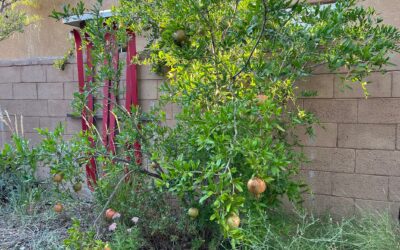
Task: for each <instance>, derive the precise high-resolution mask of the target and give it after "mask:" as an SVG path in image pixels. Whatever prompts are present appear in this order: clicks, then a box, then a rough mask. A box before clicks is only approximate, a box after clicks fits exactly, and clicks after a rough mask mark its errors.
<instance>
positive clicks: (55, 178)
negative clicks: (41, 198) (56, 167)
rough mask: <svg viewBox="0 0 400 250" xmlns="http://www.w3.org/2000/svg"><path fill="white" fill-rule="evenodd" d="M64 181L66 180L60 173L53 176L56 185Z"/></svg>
mask: <svg viewBox="0 0 400 250" xmlns="http://www.w3.org/2000/svg"><path fill="white" fill-rule="evenodd" d="M63 179H64V175H63V174H60V173H59V174H55V175H54V176H53V181H54V182H56V183H60V182H62V180H63Z"/></svg>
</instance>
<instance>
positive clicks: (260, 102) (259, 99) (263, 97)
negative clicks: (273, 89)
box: [257, 95, 268, 105]
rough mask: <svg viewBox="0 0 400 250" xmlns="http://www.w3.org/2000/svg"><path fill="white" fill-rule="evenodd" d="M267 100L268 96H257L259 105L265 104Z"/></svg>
mask: <svg viewBox="0 0 400 250" xmlns="http://www.w3.org/2000/svg"><path fill="white" fill-rule="evenodd" d="M267 99H268V96H266V95H257V103H258V105H262V104H264V103H265V101H266V100H267Z"/></svg>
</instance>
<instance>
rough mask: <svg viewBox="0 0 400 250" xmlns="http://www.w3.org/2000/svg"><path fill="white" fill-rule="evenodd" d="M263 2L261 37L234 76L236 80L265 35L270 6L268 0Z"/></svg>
mask: <svg viewBox="0 0 400 250" xmlns="http://www.w3.org/2000/svg"><path fill="white" fill-rule="evenodd" d="M262 2H263V6H264V20H263V25H262V28H261V32H260V35H259V37H258V39H257V41H256V44H254V47H253V49H252V50H251V52H250V55H249V57H248V58H247V60H246V63H245V64H244V66H243V67H242V68H241V69H240V70H239V72H237V73H236V74H235V75H234V76H233V77H232V79H233V80H236V78H237V77H238V76H239V75H240V74H241V73H242V72H243V71H244V70H245V69H246V68H247V66H248V65H249V63H250V60H251V58H252V57H253V54H254V51H255V50H256V48H257V47H258V45H259V44H260V42H261V38H262V37H263V36H264V33H265V28H266V26H267V12H268V7H267V2H266V0H263V1H262Z"/></svg>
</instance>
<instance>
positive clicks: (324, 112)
mask: <svg viewBox="0 0 400 250" xmlns="http://www.w3.org/2000/svg"><path fill="white" fill-rule="evenodd" d="M395 59H396V58H395ZM53 60H54V59H52V58H47V59H31V60H18V61H1V62H0V76H1V77H0V108H1V109H2V110H7V111H9V112H10V114H18V115H23V121H24V130H25V136H26V137H27V138H29V139H31V141H32V143H33V144H35V143H37V142H39V141H40V137H39V136H38V135H37V133H36V132H35V131H34V128H39V127H40V128H45V127H47V128H50V129H54V127H55V126H56V125H57V124H58V123H59V122H62V123H64V124H65V128H66V135H65V136H66V137H70V136H72V135H73V134H74V133H75V132H77V131H79V130H80V121H79V119H74V118H70V117H68V116H67V114H68V113H71V108H70V103H71V100H72V98H73V93H74V92H75V91H77V90H78V83H77V75H76V64H74V63H69V64H68V65H67V67H66V69H65V71H59V70H57V69H55V68H54V67H53V66H52V63H53ZM121 60H124V55H121ZM397 61H400V60H397ZM395 62H396V60H395ZM397 63H398V62H397ZM398 65H400V63H398ZM340 76H341V74H332V73H326V72H323V71H320V72H319V73H317V75H315V76H313V77H311V78H309V79H305V80H304V81H302V82H300V83H298V87H299V90H298V91H299V93H300V92H301V90H313V91H317V93H318V95H317V96H315V97H309V98H300V100H299V103H300V105H302V106H303V107H304V108H305V109H307V110H309V111H312V112H314V113H315V114H316V115H317V116H318V117H319V119H320V121H321V126H315V132H316V136H315V137H313V138H310V137H308V136H307V135H306V134H305V131H304V129H302V128H299V130H298V135H299V138H300V140H301V142H302V143H303V144H304V145H305V147H304V148H303V151H304V153H305V154H306V155H307V156H308V157H309V159H310V161H311V162H310V163H309V164H305V165H304V166H303V167H302V171H301V178H303V179H305V180H306V181H307V182H308V183H309V184H310V187H311V189H312V191H313V192H314V195H306V196H305V198H306V202H305V205H306V207H308V208H310V209H311V210H313V211H314V212H315V213H316V214H324V213H326V212H328V213H331V214H332V215H334V216H336V217H339V216H351V215H354V214H357V213H358V212H359V211H360V210H365V209H367V210H374V211H375V210H377V211H385V210H388V211H389V212H390V213H391V214H392V215H393V217H397V216H398V212H399V207H400V68H399V69H397V68H396V67H393V68H390V69H389V71H388V73H387V74H385V75H382V74H380V73H373V74H372V75H371V77H370V78H369V80H370V81H371V84H370V85H368V90H369V93H370V96H369V98H368V99H366V98H365V96H364V93H363V91H362V90H361V88H360V87H359V85H357V84H353V83H351V84H350V86H352V87H353V89H352V90H349V89H344V88H343V85H342V82H341V80H340ZM122 78H123V79H122V84H123V83H124V79H125V77H124V76H123V77H122ZM138 79H139V97H140V105H141V106H142V108H143V109H144V110H145V111H146V110H148V109H149V108H150V107H151V106H152V105H154V104H155V103H156V102H157V99H158V98H159V95H160V93H158V87H159V86H160V85H161V83H162V78H161V77H160V76H158V75H156V74H153V73H151V72H150V69H149V67H139V69H138ZM122 102H123V100H122ZM178 112H179V109H178V108H177V107H176V106H173V105H169V106H167V107H166V114H167V124H168V125H171V126H173V125H174V115H175V114H176V113H178ZM9 136H10V133H9V131H8V130H7V128H6V127H5V126H4V125H1V124H0V146H1V145H2V144H4V143H5V142H6V141H8V140H9Z"/></svg>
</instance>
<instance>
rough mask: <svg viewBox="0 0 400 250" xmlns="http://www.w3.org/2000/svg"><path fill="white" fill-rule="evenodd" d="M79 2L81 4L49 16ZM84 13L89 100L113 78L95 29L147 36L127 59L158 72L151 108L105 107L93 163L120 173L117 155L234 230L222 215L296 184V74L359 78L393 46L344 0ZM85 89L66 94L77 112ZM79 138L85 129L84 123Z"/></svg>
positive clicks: (374, 20)
mask: <svg viewBox="0 0 400 250" xmlns="http://www.w3.org/2000/svg"><path fill="white" fill-rule="evenodd" d="M99 3H100V4H101V1H99ZM84 11H86V9H85V7H84V6H83V5H82V4H81V5H79V6H78V7H77V8H67V9H65V11H64V13H57V12H54V13H53V16H54V17H55V18H61V17H65V16H68V15H70V14H78V15H80V14H82V13H83V12H84ZM91 11H92V12H93V13H94V16H95V19H94V20H92V21H90V22H88V24H87V26H86V27H85V28H84V29H83V30H82V33H86V34H87V35H88V39H89V41H90V42H92V43H93V44H94V50H93V53H92V56H93V60H94V64H95V65H96V67H95V68H93V69H88V72H89V73H90V72H92V71H94V70H95V71H96V77H95V78H94V80H93V82H91V84H90V85H91V86H90V93H94V94H96V95H97V97H99V98H101V97H102V96H101V93H100V91H98V90H101V88H102V86H103V85H102V84H103V82H104V80H106V79H107V80H112V81H114V82H115V83H117V82H119V80H120V73H121V67H122V65H119V67H118V69H117V70H115V69H114V68H112V66H111V65H112V63H111V62H112V57H111V55H110V51H112V49H113V47H112V46H110V44H108V43H106V42H105V40H104V37H105V34H106V33H111V34H113V35H115V37H116V40H117V45H120V46H123V44H125V43H126V40H127V35H126V30H131V31H133V32H135V33H136V34H138V35H142V36H145V37H147V38H148V45H147V47H146V50H145V51H144V52H143V53H141V54H140V55H139V56H138V57H135V58H132V60H133V62H135V63H139V64H151V65H153V69H154V70H155V71H156V72H158V73H161V74H165V79H166V80H165V83H164V85H163V86H162V89H161V90H162V92H163V95H162V96H161V100H160V103H159V105H156V106H155V107H153V108H152V109H151V110H150V111H149V112H144V111H143V110H141V109H140V108H137V107H132V110H131V111H132V114H130V113H129V112H127V110H125V109H124V108H123V107H122V106H116V108H115V109H114V113H115V115H116V117H117V120H118V125H119V130H118V135H117V140H116V141H117V146H118V150H117V152H118V153H117V154H116V155H112V154H108V153H107V152H106V150H105V149H104V147H103V146H102V145H101V143H98V144H97V148H96V149H95V150H94V151H96V152H97V154H98V155H102V157H100V158H98V161H100V162H101V163H102V164H104V165H106V167H105V168H104V169H106V170H105V171H110V172H111V171H114V173H116V172H121V171H122V169H123V168H124V167H125V166H126V163H129V166H128V168H129V169H130V170H131V171H136V172H137V173H141V174H143V173H144V174H151V176H152V177H155V178H156V179H157V180H156V182H155V183H156V184H157V186H158V187H159V188H160V189H162V190H164V191H168V192H171V193H173V194H175V195H177V196H179V197H180V198H181V200H182V202H183V204H184V206H186V207H187V208H189V207H197V208H199V209H200V217H199V220H203V221H204V222H205V223H206V224H207V223H209V224H210V225H213V224H214V223H216V224H218V225H219V226H220V227H219V228H220V229H221V232H223V234H224V235H225V236H229V237H231V238H234V239H242V236H243V234H242V232H241V230H240V228H235V227H233V226H232V225H229V224H230V223H228V222H229V221H230V220H229V218H232V216H234V215H238V216H240V217H241V218H242V224H245V223H246V220H245V217H243V216H245V214H247V212H251V213H256V214H257V213H259V212H262V211H263V210H265V209H267V208H268V207H270V206H275V205H277V204H279V199H280V197H282V196H283V195H287V196H288V197H289V199H290V200H293V201H300V200H301V196H300V193H301V191H302V188H303V185H302V184H301V183H299V182H297V181H295V180H294V178H293V177H294V176H295V175H296V174H297V173H298V170H299V165H300V164H301V163H302V162H303V161H304V157H303V156H302V154H301V153H299V152H298V150H296V148H297V146H299V145H298V143H297V141H296V137H295V136H294V134H293V131H294V130H295V129H296V127H297V126H299V125H305V126H307V127H308V128H310V127H311V125H312V124H313V123H314V122H316V121H317V120H316V118H315V117H314V116H313V115H312V114H310V113H308V112H306V111H305V110H303V109H302V107H301V106H300V105H298V103H297V102H296V98H297V97H296V95H295V89H296V82H297V81H299V79H301V78H303V77H305V76H310V75H312V74H313V72H315V71H316V70H320V69H321V68H326V69H327V70H330V71H339V70H345V71H347V72H348V74H347V75H346V79H348V80H352V81H358V82H363V80H364V79H365V77H366V76H367V75H368V74H369V73H370V72H372V71H384V67H385V66H386V65H389V64H390V63H389V56H388V54H389V53H392V52H398V51H399V47H398V41H399V38H400V34H399V32H398V30H397V29H396V28H394V27H392V26H388V25H385V24H383V23H382V20H381V19H380V18H379V17H378V16H377V14H376V12H375V11H374V10H373V9H372V8H363V7H360V6H357V5H356V1H355V0H346V1H345V0H339V1H337V3H336V4H334V5H310V4H307V3H305V2H303V1H297V2H295V3H294V2H293V1H291V0H157V1H155V0H120V3H119V5H118V7H115V8H114V9H113V11H114V13H115V16H114V17H112V18H110V19H107V20H104V19H103V18H101V17H100V16H99V7H95V8H94V9H92V10H91ZM71 12H72V13H71ZM104 23H106V24H107V25H104ZM115 27H119V29H114V28H115ZM104 61H106V62H108V63H104ZM114 91H117V90H116V89H115V90H114ZM88 93H89V92H87V93H85V94H83V95H79V94H77V95H76V100H75V102H74V107H75V108H76V109H77V111H79V112H80V111H81V110H83V109H84V108H85V103H84V100H85V98H84V97H85V96H86V95H87V94H88ZM170 104H173V105H176V107H179V108H180V109H181V112H180V113H179V114H178V115H176V117H175V118H176V125H175V126H173V127H171V128H170V127H167V126H165V121H166V120H165V118H166V117H165V113H164V112H163V108H164V107H169V106H168V105H170ZM176 107H175V108H176ZM143 120H145V122H143ZM93 130H94V128H93ZM309 131H311V130H310V129H309ZM91 136H92V137H93V138H97V136H96V133H95V131H93V134H92V135H91ZM135 141H139V142H140V143H141V144H142V151H143V154H144V155H145V156H146V158H148V159H149V160H150V161H149V164H144V165H142V166H140V165H137V164H136V162H135V159H134V148H133V147H127V145H129V144H132V143H133V142H135ZM124 159H129V160H124ZM151 162H153V164H151V167H153V168H150V163H151ZM252 177H258V178H260V179H262V180H263V181H264V182H265V183H266V186H267V189H266V191H265V192H264V193H262V194H261V195H260V196H255V195H253V194H252V193H250V192H249V191H248V190H247V188H246V184H247V182H248V180H250V179H251V178H252ZM205 227H207V226H205ZM210 228H211V227H210ZM232 243H233V244H234V241H232Z"/></svg>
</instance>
